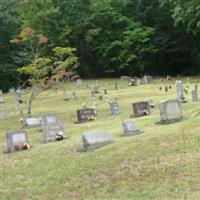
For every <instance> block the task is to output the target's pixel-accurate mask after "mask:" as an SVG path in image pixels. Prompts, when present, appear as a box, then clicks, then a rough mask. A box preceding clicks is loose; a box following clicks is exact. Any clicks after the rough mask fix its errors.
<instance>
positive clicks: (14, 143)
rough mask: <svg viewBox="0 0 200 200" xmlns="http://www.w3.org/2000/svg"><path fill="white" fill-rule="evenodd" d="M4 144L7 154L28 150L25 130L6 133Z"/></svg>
mask: <svg viewBox="0 0 200 200" xmlns="http://www.w3.org/2000/svg"><path fill="white" fill-rule="evenodd" d="M6 142H7V145H6V152H8V153H11V152H15V151H19V150H25V149H29V148H30V145H29V142H28V136H27V132H26V131H25V130H18V131H14V132H9V133H6Z"/></svg>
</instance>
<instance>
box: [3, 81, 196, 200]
mask: <svg viewBox="0 0 200 200" xmlns="http://www.w3.org/2000/svg"><path fill="white" fill-rule="evenodd" d="M197 81H198V79H195V78H194V79H192V80H191V81H190V84H189V89H188V90H189V91H191V93H188V94H184V102H185V101H186V102H187V103H183V101H181V99H183V98H182V96H181V95H183V93H180V96H179V92H178V91H177V82H176V81H175V80H165V81H164V82H163V81H160V80H159V79H154V80H153V83H152V82H151V83H149V84H147V83H146V84H141V85H138V86H137V87H129V86H128V85H127V80H123V79H120V78H119V79H105V80H98V92H100V93H101V94H102V99H99V98H97V97H98V96H99V94H97V93H95V92H92V91H93V90H94V85H95V84H96V81H95V80H87V81H85V80H82V81H81V84H82V86H79V87H77V88H76V94H77V98H76V100H75V99H74V98H69V100H68V101H63V91H62V90H58V91H56V92H55V91H45V92H43V93H41V94H40V96H38V98H37V99H36V100H35V101H34V103H33V108H32V109H33V111H32V116H31V117H25V116H26V115H25V114H24V112H25V110H26V107H27V104H25V103H20V104H19V103H18V102H16V101H15V100H16V96H15V93H11V92H9V93H5V94H4V99H5V103H4V104H2V105H3V107H2V110H1V112H2V113H4V114H2V117H1V122H2V123H1V137H0V139H1V145H2V146H1V147H2V152H1V154H2V161H3V162H2V163H1V164H2V166H3V171H4V173H6V174H7V175H5V177H4V179H5V181H6V180H8V178H9V174H10V173H12V172H13V173H14V172H15V173H17V174H18V175H20V174H21V175H22V176H24V178H26V179H27V181H31V180H32V179H33V180H34V179H35V177H34V175H33V172H32V170H35V169H36V168H37V170H38V173H39V174H41V175H42V176H43V178H42V179H40V180H37V181H38V183H42V182H43V181H49V180H50V179H51V180H53V181H58V180H62V181H63V182H64V183H65V184H67V183H69V185H67V186H66V191H65V192H64V194H66V195H72V194H70V193H69V191H70V190H72V191H79V190H80V189H78V187H79V186H76V185H74V181H75V180H77V181H81V182H80V184H81V188H85V184H87V185H89V188H90V189H91V190H93V191H96V187H95V186H94V185H93V184H92V183H91V182H90V181H91V179H94V177H95V176H97V177H101V176H102V175H103V176H105V178H106V179H104V178H103V179H101V178H99V180H98V181H96V184H103V182H104V181H106V184H105V185H104V187H103V188H102V189H103V190H104V191H107V189H108V187H114V185H115V184H117V185H119V186H120V185H121V184H122V180H123V179H124V178H125V180H126V183H127V184H130V183H131V182H132V181H133V182H134V184H136V185H137V186H138V187H139V188H137V189H136V188H135V189H134V192H136V193H137V191H139V190H140V184H141V183H140V178H142V177H143V178H144V174H143V173H142V172H140V170H139V168H141V167H142V168H143V171H144V173H147V171H146V168H145V166H146V167H148V168H149V169H150V171H149V175H148V177H146V178H145V180H146V181H147V182H148V181H151V182H152V183H151V184H152V185H154V187H164V185H163V186H162V182H160V181H162V177H160V176H159V175H158V174H159V173H162V174H163V175H164V176H166V177H168V180H166V181H167V184H169V185H171V187H172V186H173V187H175V182H174V181H171V178H172V177H171V176H172V175H170V174H168V173H167V172H166V171H165V169H166V170H170V171H171V172H170V173H175V171H174V170H175V169H170V168H169V166H168V164H167V163H166V162H170V163H171V166H173V167H177V169H178V171H176V173H178V174H179V175H181V174H182V176H184V174H185V176H186V175H187V174H188V173H190V172H191V171H190V170H193V169H198V168H199V163H198V162H197V163H195V160H196V159H197V160H198V159H199V148H200V143H199V138H200V135H199V131H200V129H199V127H200V126H199V123H200V114H198V113H200V112H199V111H200V102H199V101H198V87H197V86H198V85H199V83H198V82H197ZM105 82H106V84H105ZM116 82H117V83H118V87H119V88H120V89H119V88H118V89H117V90H116V88H115V87H113V85H115V84H116ZM83 83H84V85H83ZM179 83H180V82H179ZM181 83H182V87H183V88H184V87H186V79H184V78H183V79H182V80H181ZM74 84H77V83H76V82H75V83H74V82H73V81H72V82H69V83H66V84H65V85H64V87H65V88H66V92H67V93H68V94H70V93H73V91H74ZM79 84H80V83H79ZM166 85H171V86H173V85H174V87H171V89H169V90H168V92H166V91H165V90H158V88H159V87H162V88H165V86H166ZM88 86H91V87H88ZM105 86H106V87H105ZM105 88H106V89H105ZM194 90H195V92H194ZM91 92H92V94H93V97H92V96H91ZM193 93H195V94H193ZM193 95H194V97H193ZM104 96H105V97H104ZM179 97H181V98H179ZM27 98H28V96H27V94H26V93H25V92H23V100H24V101H26V100H27ZM106 99H108V100H106ZM114 99H117V100H114ZM113 100H114V101H113ZM94 101H95V105H94V104H93V103H94ZM16 105H17V107H16ZM22 113H23V115H22ZM130 115H131V116H130ZM23 117H24V119H23V120H21V118H23ZM74 122H75V123H74ZM121 136H124V137H121ZM127 136H128V137H127ZM55 141H57V142H55ZM44 143H45V144H44ZM80 149H81V151H80ZM158 149H159V150H158ZM142 152H145V153H142ZM189 152H190V153H189ZM166 153H167V154H166ZM185 153H187V156H186V157H185V156H184V155H185ZM158 157H159V163H158ZM135 160H137V161H135ZM13 161H14V162H15V165H12V164H11V163H12V162H13ZM25 161H26V164H25V166H26V168H25V166H24V164H23V166H22V163H24V162H25ZM165 161H166V162H165ZM187 162H190V163H191V168H190V170H189V169H188V167H186V166H185V167H183V166H182V164H184V163H185V164H186V163H187ZM192 163H193V164H192ZM158 165H159V166H158ZM39 166H40V168H38V167H39ZM122 166H126V167H127V168H128V171H126V170H125V169H124V168H123V167H122ZM132 166H136V167H138V169H137V168H136V169H134V168H131V167H132ZM30 167H31V171H30V169H29V168H30ZM49 167H50V169H51V171H52V172H55V174H54V173H53V174H52V176H50V177H49V175H48V172H45V171H46V170H45V169H48V168H49ZM66 168H67V169H68V170H69V169H70V170H71V172H70V173H67V174H65V171H66V170H65V169H66ZM100 169H101V170H100ZM110 169H112V171H113V172H114V174H115V173H119V174H118V175H114V174H113V173H110V172H109V170H110ZM57 170H58V171H59V173H57ZM68 170H67V171H68ZM99 170H100V171H99ZM88 173H90V174H91V176H88V175H87V174H88ZM135 173H136V174H137V177H138V178H134V176H133V177H132V176H130V174H135ZM193 173H194V176H196V178H195V179H194V181H196V183H198V182H199V178H198V177H199V173H198V171H194V172H193ZM80 174H85V175H84V176H86V178H85V179H84V180H82V179H81V178H79V175H80ZM31 176H32V177H31ZM62 177H65V178H66V179H69V180H65V179H62ZM113 179H114V180H115V181H114V182H113V181H112V180H113ZM185 179H187V177H185ZM16 181H17V185H18V186H17V187H24V186H25V183H26V181H25V183H24V182H23V181H20V180H16ZM7 184H8V185H10V187H11V186H12V187H14V184H16V183H14V182H12V181H11V182H7ZM176 184H178V185H179V184H180V185H181V182H180V183H179V182H176ZM63 187H64V186H61V188H63ZM146 187H147V191H149V192H150V190H151V189H150V187H149V186H148V185H146ZM168 187H169V186H168ZM129 189H130V188H129V186H128V190H129ZM27 190H28V191H29V192H31V193H32V192H33V190H32V188H31V187H30V188H29V187H28V188H27ZM34 190H37V186H34ZM43 190H44V191H46V190H47V188H43ZM58 190H60V189H58ZM119 190H120V191H121V192H123V191H125V188H124V187H123V186H122V188H121V189H119ZM84 191H87V189H86V188H85V189H84ZM15 192H16V191H15V190H13V191H12V192H11V191H10V192H8V194H7V195H16V194H15ZM79 192H80V194H79V195H80V197H81V198H82V197H83V198H88V197H90V195H89V194H87V192H86V193H85V192H81V191H79ZM182 192H183V191H182ZM182 192H181V193H182ZM50 193H51V192H50ZM181 193H180V195H181ZM109 195H111V196H109V198H110V199H112V194H109ZM152 195H153V194H152ZM155 195H156V194H155ZM72 196H73V195H72ZM122 196H124V195H122ZM38 197H39V196H38ZM17 198H18V197H17ZM17 198H16V199H17Z"/></svg>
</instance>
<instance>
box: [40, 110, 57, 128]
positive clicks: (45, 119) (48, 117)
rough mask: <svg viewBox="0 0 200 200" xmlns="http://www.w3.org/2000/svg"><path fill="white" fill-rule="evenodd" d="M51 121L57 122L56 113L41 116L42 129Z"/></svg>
mask: <svg viewBox="0 0 200 200" xmlns="http://www.w3.org/2000/svg"><path fill="white" fill-rule="evenodd" d="M52 123H59V119H58V116H57V115H55V114H51V113H48V114H44V115H42V116H41V124H42V130H43V129H44V128H45V126H46V125H47V124H52Z"/></svg>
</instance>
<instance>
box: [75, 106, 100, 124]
mask: <svg viewBox="0 0 200 200" xmlns="http://www.w3.org/2000/svg"><path fill="white" fill-rule="evenodd" d="M95 118H96V112H95V110H94V109H93V108H82V109H79V110H77V120H78V123H84V122H89V121H93V120H95Z"/></svg>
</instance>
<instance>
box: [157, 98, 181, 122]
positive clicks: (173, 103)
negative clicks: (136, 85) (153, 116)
mask: <svg viewBox="0 0 200 200" xmlns="http://www.w3.org/2000/svg"><path fill="white" fill-rule="evenodd" d="M159 108H160V120H161V123H171V122H176V121H179V120H181V119H182V108H181V103H180V101H178V100H176V99H174V100H164V101H161V102H160V105H159Z"/></svg>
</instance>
